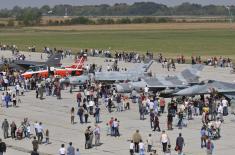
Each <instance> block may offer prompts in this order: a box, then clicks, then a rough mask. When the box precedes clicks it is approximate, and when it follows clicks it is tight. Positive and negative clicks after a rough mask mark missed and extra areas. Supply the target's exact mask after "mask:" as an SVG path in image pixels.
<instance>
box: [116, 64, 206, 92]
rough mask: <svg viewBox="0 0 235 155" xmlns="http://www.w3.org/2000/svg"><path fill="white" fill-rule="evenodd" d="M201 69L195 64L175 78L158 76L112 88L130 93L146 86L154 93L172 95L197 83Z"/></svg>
mask: <svg viewBox="0 0 235 155" xmlns="http://www.w3.org/2000/svg"><path fill="white" fill-rule="evenodd" d="M203 68H204V66H203V65H199V64H196V65H192V67H191V68H189V69H185V70H184V71H182V72H181V73H180V74H179V75H176V76H159V75H158V76H156V77H155V78H142V79H141V80H139V81H134V82H128V83H118V84H114V87H115V89H116V91H117V92H120V93H130V92H131V91H132V90H133V89H135V90H136V91H141V90H143V89H144V88H145V87H146V86H147V87H148V88H149V89H150V90H151V91H154V92H157V91H163V93H165V94H172V93H174V92H176V91H179V90H180V89H183V88H187V87H189V86H191V85H193V84H197V83H199V74H200V72H201V71H202V69H203Z"/></svg>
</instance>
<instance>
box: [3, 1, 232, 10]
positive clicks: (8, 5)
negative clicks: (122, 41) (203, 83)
mask: <svg viewBox="0 0 235 155" xmlns="http://www.w3.org/2000/svg"><path fill="white" fill-rule="evenodd" d="M143 1H151V2H156V3H162V4H166V5H168V6H175V5H178V4H181V3H183V2H191V3H197V4H202V5H207V4H215V5H235V0H0V9H2V8H13V7H14V6H15V5H18V6H22V7H25V6H42V5H45V4H47V5H50V6H54V5H56V4H71V5H87V4H92V5H98V4H114V3H128V4H132V3H134V2H143Z"/></svg>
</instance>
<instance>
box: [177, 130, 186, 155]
mask: <svg viewBox="0 0 235 155" xmlns="http://www.w3.org/2000/svg"><path fill="white" fill-rule="evenodd" d="M184 145H185V143H184V138H183V137H182V134H181V133H179V137H177V139H176V148H177V149H176V150H177V151H178V155H183V147H184Z"/></svg>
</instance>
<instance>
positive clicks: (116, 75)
mask: <svg viewBox="0 0 235 155" xmlns="http://www.w3.org/2000/svg"><path fill="white" fill-rule="evenodd" d="M152 64H153V60H151V61H150V62H149V63H147V64H138V65H136V66H135V67H134V68H132V69H129V70H127V71H101V72H95V75H94V78H95V80H96V81H102V82H115V81H120V82H121V81H133V80H138V79H139V78H143V77H144V76H146V74H147V71H148V69H149V68H150V67H151V65H152Z"/></svg>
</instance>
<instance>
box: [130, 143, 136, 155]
mask: <svg viewBox="0 0 235 155" xmlns="http://www.w3.org/2000/svg"><path fill="white" fill-rule="evenodd" d="M134 147H135V144H134V142H133V140H132V141H131V143H130V155H134Z"/></svg>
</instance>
